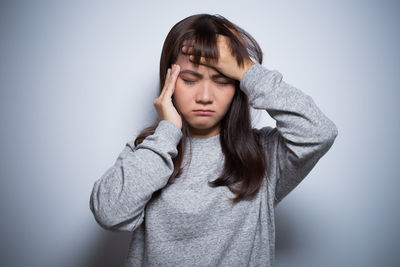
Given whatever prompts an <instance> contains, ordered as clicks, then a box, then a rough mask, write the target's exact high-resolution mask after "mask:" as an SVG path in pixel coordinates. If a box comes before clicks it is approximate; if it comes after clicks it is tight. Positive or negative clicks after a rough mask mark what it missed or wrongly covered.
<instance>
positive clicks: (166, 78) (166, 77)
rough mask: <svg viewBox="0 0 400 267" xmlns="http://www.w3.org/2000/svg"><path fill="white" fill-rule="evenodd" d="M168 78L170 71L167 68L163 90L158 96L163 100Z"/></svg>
mask: <svg viewBox="0 0 400 267" xmlns="http://www.w3.org/2000/svg"><path fill="white" fill-rule="evenodd" d="M170 76H171V69H170V68H168V69H167V74H166V75H165V81H164V86H163V89H162V91H161V94H160V95H159V98H163V97H164V95H165V91H166V90H167V87H168V84H169V80H170Z"/></svg>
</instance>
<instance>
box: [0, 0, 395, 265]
mask: <svg viewBox="0 0 400 267" xmlns="http://www.w3.org/2000/svg"><path fill="white" fill-rule="evenodd" d="M399 11H400V4H399V2H398V1H377V0H376V1H252V0H247V1H237V2H232V1H215V0H212V1H204V0H203V1H197V2H196V3H192V2H188V1H185V2H184V1H173V0H169V1H146V2H145V1H119V2H117V1H113V3H111V1H110V2H106V1H58V2H56V1H25V2H23V1H9V2H7V1H2V2H1V3H0V48H1V50H0V69H1V72H0V88H1V90H0V94H1V95H0V123H1V124H0V125H1V127H0V130H1V132H0V136H1V139H0V142H1V143H0V144H1V161H0V164H1V165H0V170H1V173H0V175H1V180H0V181H1V184H0V190H1V191H0V198H1V199H0V205H1V206H0V208H1V210H0V211H1V219H0V230H1V233H0V234H1V248H0V253H1V262H0V265H1V266H120V265H121V264H122V261H123V259H124V257H125V255H126V253H127V249H128V242H129V237H130V234H129V233H114V232H109V231H105V230H103V229H102V228H100V226H98V225H97V224H96V222H95V220H94V218H93V215H92V213H91V212H90V209H89V196H90V192H91V190H92V186H93V183H94V181H95V180H97V179H98V178H100V176H101V175H102V174H103V173H104V172H105V171H106V170H107V168H109V167H110V166H111V165H112V164H113V163H114V161H115V160H116V158H117V156H118V154H119V152H120V151H121V150H122V149H123V147H124V146H125V143H126V142H127V141H128V140H130V139H131V138H134V137H135V136H136V134H137V133H138V132H139V130H141V129H142V128H144V127H145V126H148V124H149V121H150V119H152V118H154V116H156V112H155V110H154V108H153V100H154V98H155V97H156V96H157V84H158V80H157V79H158V64H159V58H160V53H161V47H162V44H163V41H164V39H165V37H166V34H167V33H168V31H169V30H170V28H171V27H172V26H173V25H174V24H175V23H176V22H178V21H179V20H181V19H183V18H185V17H187V16H189V15H192V14H196V13H202V12H206V13H211V14H221V15H223V16H225V17H226V18H228V19H230V20H231V21H233V22H234V23H236V24H237V25H239V26H241V27H242V28H244V29H245V30H247V31H248V32H249V33H250V34H252V35H253V36H254V38H255V39H256V40H257V41H258V42H259V44H260V45H261V47H262V49H263V51H264V56H265V60H264V66H266V67H268V68H270V69H275V70H278V71H280V72H281V73H282V75H283V77H284V79H285V81H286V82H288V83H290V84H292V85H294V86H296V87H297V88H299V89H301V90H302V91H303V92H305V93H307V94H309V95H310V96H312V98H313V99H314V101H315V102H316V103H317V105H318V106H319V107H320V109H321V110H322V111H323V112H324V113H325V114H326V115H327V116H328V117H329V118H331V119H332V120H333V121H334V122H335V123H336V125H337V127H338V129H339V135H338V137H337V139H336V142H335V144H334V145H333V146H332V148H331V150H330V151H329V152H328V153H327V154H326V155H325V156H324V157H323V158H322V159H321V160H320V162H319V163H318V164H317V166H316V167H315V168H314V169H313V170H312V172H311V173H310V174H309V176H308V177H307V178H306V179H305V180H304V181H303V182H302V183H301V184H300V185H299V186H298V187H297V188H296V189H295V190H294V191H293V192H292V193H291V194H289V195H288V196H287V197H286V198H285V199H284V200H283V201H282V202H281V203H280V204H279V205H278V206H277V208H276V215H277V218H276V224H277V240H276V246H277V247H276V266H278V267H279V266H282V267H283V266H332V267H333V266H399V265H400V257H399V248H400V241H399V240H400V235H399V231H398V228H397V226H398V225H400V219H399V218H400V216H399V208H398V203H399V195H398V193H397V191H398V190H399V185H400V181H399V175H398V172H397V170H398V167H396V165H398V163H396V162H398V158H397V156H398V151H399V142H398V139H397V138H398V137H399V125H400V124H399V118H398V115H399V108H398V106H397V105H396V102H398V101H399V92H398V91H399V84H400V71H399V70H400V63H399V62H400V57H399V47H400V42H399V40H400V39H399V37H400V36H399V35H400V34H399V33H400V31H399ZM253 115H254V126H256V127H261V126H264V125H273V126H275V124H274V121H273V120H272V119H271V118H270V117H269V116H268V115H267V114H266V112H265V111H261V112H258V111H257V112H256V111H255V112H253Z"/></svg>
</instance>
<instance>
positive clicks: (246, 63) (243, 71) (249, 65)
mask: <svg viewBox="0 0 400 267" xmlns="http://www.w3.org/2000/svg"><path fill="white" fill-rule="evenodd" d="M254 64H255V62H253V61H251V60H250V59H248V60H247V61H245V64H244V67H243V68H242V69H241V71H240V73H239V81H241V80H242V77H243V75H244V74H245V73H246V71H247V70H248V69H249V68H250V67H251V66H253V65H254Z"/></svg>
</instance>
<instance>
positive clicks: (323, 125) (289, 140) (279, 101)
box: [240, 63, 338, 205]
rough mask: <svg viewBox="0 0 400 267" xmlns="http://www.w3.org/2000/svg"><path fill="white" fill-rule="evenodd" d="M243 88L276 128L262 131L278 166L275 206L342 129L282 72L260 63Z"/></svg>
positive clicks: (246, 75)
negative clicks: (272, 120) (273, 122)
mask: <svg viewBox="0 0 400 267" xmlns="http://www.w3.org/2000/svg"><path fill="white" fill-rule="evenodd" d="M240 88H241V89H242V90H243V91H244V92H245V93H246V95H247V96H248V98H249V102H250V105H252V106H253V107H254V108H255V109H264V110H266V111H267V112H268V114H269V115H270V116H271V117H272V118H273V119H274V120H276V128H273V129H272V128H271V127H264V128H262V129H260V130H259V133H260V135H261V138H262V140H263V143H264V147H265V148H266V152H267V154H266V157H267V161H268V163H269V166H271V167H272V168H275V170H273V172H275V174H276V179H277V180H276V181H273V182H274V183H275V205H276V204H277V203H278V202H280V201H281V200H282V199H283V198H284V197H285V196H286V195H287V194H288V193H289V192H290V191H292V190H293V189H294V188H295V187H296V186H297V185H298V184H299V183H300V182H301V181H302V180H303V179H304V178H305V176H306V175H307V174H308V173H309V172H310V171H311V169H312V168H313V167H314V166H315V164H316V163H317V162H318V160H319V159H320V158H321V157H322V156H323V155H324V154H325V153H326V152H327V151H328V150H329V148H330V147H331V146H332V144H333V142H334V140H335V138H336V136H337V135H338V130H337V128H336V125H335V124H334V123H333V122H332V121H331V120H330V119H328V118H327V117H326V116H325V115H324V114H323V113H322V112H321V110H320V109H319V108H318V107H317V106H316V105H315V103H314V101H313V100H312V98H311V97H310V96H308V95H306V94H304V93H303V92H302V91H300V90H299V89H297V88H295V87H293V86H291V85H289V84H287V83H285V82H284V81H283V80H282V74H280V73H279V72H278V71H276V70H268V69H266V68H265V67H263V66H262V65H260V64H258V63H256V64H254V65H252V66H251V67H250V68H249V69H247V71H246V72H245V73H244V75H243V77H242V80H241V81H240Z"/></svg>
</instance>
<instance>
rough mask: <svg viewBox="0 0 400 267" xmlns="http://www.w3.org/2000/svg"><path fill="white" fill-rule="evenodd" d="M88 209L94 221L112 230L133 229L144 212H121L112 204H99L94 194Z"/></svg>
mask: <svg viewBox="0 0 400 267" xmlns="http://www.w3.org/2000/svg"><path fill="white" fill-rule="evenodd" d="M90 210H91V211H92V213H93V215H94V218H95V220H96V222H97V223H98V224H99V225H100V226H101V227H102V228H103V229H105V230H112V231H129V232H131V231H133V230H135V229H136V227H138V225H140V223H141V222H142V221H143V217H144V213H143V212H135V214H131V213H128V212H122V210H121V209H118V208H116V207H112V206H108V205H106V206H104V205H99V202H98V199H97V198H96V194H95V193H93V194H92V195H91V198H90Z"/></svg>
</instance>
